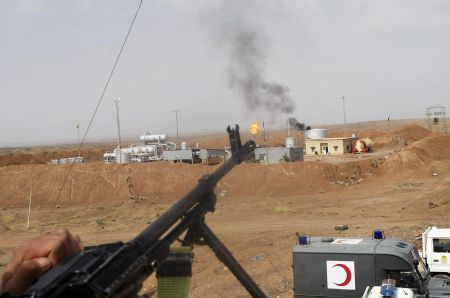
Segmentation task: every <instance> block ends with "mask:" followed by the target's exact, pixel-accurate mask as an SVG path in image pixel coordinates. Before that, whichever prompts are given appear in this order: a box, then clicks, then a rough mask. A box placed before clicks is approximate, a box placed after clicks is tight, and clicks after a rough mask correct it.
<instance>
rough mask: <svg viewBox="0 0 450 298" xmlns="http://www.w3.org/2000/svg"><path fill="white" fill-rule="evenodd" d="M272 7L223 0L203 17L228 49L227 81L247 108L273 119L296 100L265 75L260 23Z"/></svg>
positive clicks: (252, 1)
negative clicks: (218, 6) (266, 114)
mask: <svg viewBox="0 0 450 298" xmlns="http://www.w3.org/2000/svg"><path fill="white" fill-rule="evenodd" d="M272 15H273V11H272V10H271V8H270V7H269V6H267V5H264V4H262V3H261V1H256V0H246V1H242V0H224V1H222V3H221V5H220V8H219V9H218V10H217V11H215V13H212V14H211V13H209V14H208V17H207V18H206V19H207V20H209V22H208V23H209V24H208V25H213V27H214V28H217V29H218V30H217V33H218V34H217V37H216V43H217V44H220V45H222V46H223V48H225V49H226V51H227V52H228V67H227V71H228V82H229V86H230V88H231V89H232V90H233V91H235V92H236V94H237V95H238V96H239V97H240V98H241V99H242V100H243V102H244V103H245V106H246V108H247V110H249V111H256V110H258V109H262V110H264V111H266V112H268V113H269V114H270V115H271V116H272V119H275V118H277V116H278V115H279V114H280V113H284V114H291V113H292V112H293V111H294V110H295V103H294V101H293V100H292V98H291V97H290V95H289V88H288V87H286V86H284V85H282V84H279V83H276V82H271V81H269V80H267V79H266V77H265V70H266V66H267V48H268V42H267V40H266V36H265V34H264V30H263V26H264V25H267V24H268V22H267V19H268V18H270V16H272Z"/></svg>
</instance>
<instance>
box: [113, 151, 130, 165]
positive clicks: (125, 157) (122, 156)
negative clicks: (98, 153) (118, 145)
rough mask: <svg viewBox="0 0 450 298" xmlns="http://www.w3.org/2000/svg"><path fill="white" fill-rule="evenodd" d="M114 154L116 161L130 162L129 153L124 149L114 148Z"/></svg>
mask: <svg viewBox="0 0 450 298" xmlns="http://www.w3.org/2000/svg"><path fill="white" fill-rule="evenodd" d="M114 154H115V155H116V163H130V161H131V154H130V153H129V152H127V151H125V150H121V149H115V150H114Z"/></svg>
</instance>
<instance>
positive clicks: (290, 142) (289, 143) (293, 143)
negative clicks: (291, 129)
mask: <svg viewBox="0 0 450 298" xmlns="http://www.w3.org/2000/svg"><path fill="white" fill-rule="evenodd" d="M286 147H287V148H295V147H297V138H286Z"/></svg>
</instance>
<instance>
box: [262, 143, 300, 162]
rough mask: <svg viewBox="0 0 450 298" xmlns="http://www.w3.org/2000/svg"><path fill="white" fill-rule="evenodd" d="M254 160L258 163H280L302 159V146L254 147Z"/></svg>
mask: <svg viewBox="0 0 450 298" xmlns="http://www.w3.org/2000/svg"><path fill="white" fill-rule="evenodd" d="M254 154H255V160H256V161H257V162H259V163H268V164H273V163H280V162H292V161H303V147H294V148H286V147H268V148H256V149H255V152H254Z"/></svg>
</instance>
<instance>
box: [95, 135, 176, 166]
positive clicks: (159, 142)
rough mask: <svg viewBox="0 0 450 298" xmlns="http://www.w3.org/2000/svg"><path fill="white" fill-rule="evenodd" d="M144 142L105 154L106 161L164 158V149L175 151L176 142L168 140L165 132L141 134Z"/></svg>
mask: <svg viewBox="0 0 450 298" xmlns="http://www.w3.org/2000/svg"><path fill="white" fill-rule="evenodd" d="M139 139H140V141H141V142H143V144H139V145H131V146H128V147H125V148H117V149H115V150H114V151H113V152H106V153H105V154H103V160H104V162H105V163H113V162H116V163H130V162H150V161H157V160H162V159H163V152H164V151H173V150H175V149H176V144H175V143H172V142H168V137H167V135H165V134H150V133H145V134H143V135H141V136H140V138H139Z"/></svg>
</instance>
